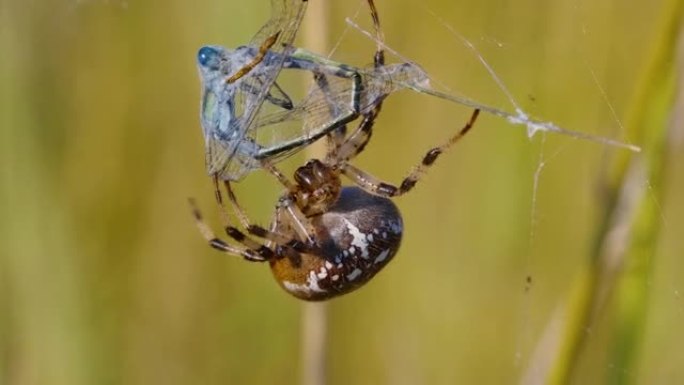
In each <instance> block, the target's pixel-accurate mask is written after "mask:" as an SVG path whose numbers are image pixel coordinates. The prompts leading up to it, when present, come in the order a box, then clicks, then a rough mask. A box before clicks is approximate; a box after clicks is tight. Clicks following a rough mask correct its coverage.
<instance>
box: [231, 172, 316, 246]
mask: <svg viewBox="0 0 684 385" xmlns="http://www.w3.org/2000/svg"><path fill="white" fill-rule="evenodd" d="M223 184H224V186H225V188H226V192H227V194H228V200H229V201H230V203H231V205H232V207H233V210H234V211H235V215H236V216H237V217H238V220H239V221H240V224H241V225H242V227H244V228H245V230H247V232H248V233H249V234H251V235H254V236H256V237H259V238H263V239H265V240H267V241H270V242H272V243H275V244H278V245H283V246H285V245H286V247H287V248H291V249H293V250H292V252H293V253H296V252H305V251H307V247H306V245H305V244H304V243H302V242H300V241H299V240H297V239H292V238H291V237H288V236H285V235H283V234H281V233H278V232H277V231H273V230H268V229H266V228H264V227H262V226H259V225H255V224H252V223H251V221H250V220H249V217H248V216H247V213H246V212H245V211H244V209H243V208H242V206H240V204H239V203H238V201H237V198H236V197H235V193H234V192H233V189H232V187H231V186H230V182H229V181H227V180H226V181H223ZM226 232H227V233H228V235H229V236H230V237H231V238H233V239H235V240H236V241H238V242H241V243H243V244H245V246H248V247H250V248H257V247H265V246H263V245H261V244H259V243H258V242H255V241H253V240H251V239H249V238H247V237H246V236H245V235H244V234H243V233H242V232H241V231H240V230H239V229H237V228H235V227H234V226H226Z"/></svg>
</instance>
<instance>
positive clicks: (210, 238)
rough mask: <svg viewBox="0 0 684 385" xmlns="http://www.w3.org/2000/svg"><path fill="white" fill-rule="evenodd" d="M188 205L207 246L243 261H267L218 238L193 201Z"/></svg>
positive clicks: (256, 252) (261, 256)
mask: <svg viewBox="0 0 684 385" xmlns="http://www.w3.org/2000/svg"><path fill="white" fill-rule="evenodd" d="M189 203H190V208H191V210H192V215H193V217H194V218H195V225H197V228H198V229H199V231H200V233H201V234H202V236H203V237H204V239H206V240H207V242H208V243H209V246H211V247H213V248H214V249H216V250H219V251H222V252H224V253H228V254H233V255H237V256H240V257H243V258H244V259H246V260H248V261H252V262H263V261H266V260H268V258H266V257H265V256H264V255H261V254H260V253H259V252H258V251H256V250H252V249H243V248H240V247H235V246H232V245H230V244H228V243H226V242H225V241H223V240H221V239H220V238H218V237H217V236H216V234H214V231H213V230H212V229H211V227H210V226H209V225H208V224H207V223H206V222H205V221H204V218H203V217H202V212H201V211H200V210H199V208H198V207H197V204H196V203H195V201H194V200H193V199H190V200H189Z"/></svg>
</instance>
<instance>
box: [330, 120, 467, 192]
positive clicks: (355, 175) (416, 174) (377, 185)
mask: <svg viewBox="0 0 684 385" xmlns="http://www.w3.org/2000/svg"><path fill="white" fill-rule="evenodd" d="M479 113H480V110H479V109H475V110H474V111H473V113H472V115H471V116H470V120H468V122H467V123H466V125H465V126H463V128H461V130H460V131H459V132H458V133H456V135H454V136H452V137H451V138H449V140H448V141H447V142H446V143H444V144H442V145H441V146H437V147H434V148H432V149H431V150H430V151H428V152H427V153H426V154H425V155H424V156H423V160H422V161H421V163H420V164H419V165H418V166H416V167H415V168H414V169H413V171H411V173H409V175H408V176H407V177H406V178H404V180H403V181H402V182H401V184H400V185H399V186H395V185H392V184H388V183H385V182H383V181H382V180H379V179H377V178H376V177H374V176H372V175H370V174H368V173H367V172H365V171H363V170H361V169H359V168H357V167H355V166H352V165H351V164H348V163H343V164H342V165H341V171H342V173H343V174H344V175H346V176H347V177H349V178H350V179H351V180H352V181H353V182H354V183H356V184H357V185H358V186H359V187H361V188H363V189H364V190H366V191H368V192H370V193H372V194H376V195H379V196H383V197H388V198H389V197H395V196H399V195H403V194H405V193H407V192H409V191H411V189H412V188H413V187H414V186H415V185H416V183H417V182H418V181H419V180H420V178H421V177H422V176H423V175H424V174H425V172H426V171H427V170H428V169H429V168H430V166H432V165H433V164H434V162H435V161H436V160H437V158H438V157H439V156H440V155H441V154H442V153H443V152H444V151H446V150H448V149H449V148H450V147H451V146H453V145H454V144H455V143H456V142H458V141H459V140H460V139H461V138H463V136H465V134H467V133H468V131H470V129H471V128H472V127H473V125H474V124H475V121H476V120H477V116H478V115H479Z"/></svg>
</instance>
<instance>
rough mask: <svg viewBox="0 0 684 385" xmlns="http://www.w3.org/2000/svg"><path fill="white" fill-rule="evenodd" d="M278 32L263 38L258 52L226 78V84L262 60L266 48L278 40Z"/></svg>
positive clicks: (234, 80)
mask: <svg viewBox="0 0 684 385" xmlns="http://www.w3.org/2000/svg"><path fill="white" fill-rule="evenodd" d="M280 32H281V31H278V32H276V33H274V34H273V35H271V36H269V37H268V38H267V39H266V40H264V43H263V44H262V45H261V47H259V52H258V53H257V54H256V55H255V56H254V59H252V61H251V62H249V63H247V64H245V65H244V67H242V68H240V69H239V70H237V72H235V73H234V74H233V75H232V76H230V77H229V78H227V79H226V84H231V83H235V82H236V81H237V80H238V79H240V78H241V77H243V76H245V75H247V74H248V73H249V72H250V71H251V70H252V69H254V67H256V66H257V65H259V63H261V62H262V61H263V60H264V57H265V56H266V53H268V50H269V49H271V47H273V44H275V43H276V41H278V36H280Z"/></svg>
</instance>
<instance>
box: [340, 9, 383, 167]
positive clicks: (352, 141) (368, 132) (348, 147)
mask: <svg viewBox="0 0 684 385" xmlns="http://www.w3.org/2000/svg"><path fill="white" fill-rule="evenodd" d="M367 3H368V7H369V8H370V13H371V18H372V19H373V28H374V29H375V35H376V41H377V47H376V50H375V55H374V56H373V65H374V66H375V68H380V67H382V66H383V65H385V50H384V48H383V46H382V42H384V41H385V36H384V34H383V33H382V29H381V28H380V17H379V16H378V11H377V9H376V8H375V3H374V2H373V0H367ZM385 97H386V95H385V96H383V97H381V98H379V100H378V101H376V102H375V105H374V106H373V108H372V109H371V110H370V111H369V112H367V113H365V114H364V115H363V119H362V120H361V122H360V123H359V126H358V127H357V128H356V130H354V132H353V133H352V134H351V135H350V136H349V137H348V138H347V139H346V140H344V141H342V140H341V139H337V140H335V141H334V142H333V145H334V150H332V151H330V153H329V154H328V156H327V160H328V161H330V162H334V161H348V160H350V159H352V158H354V157H356V156H357V155H358V154H360V153H361V152H362V151H363V150H364V149H365V147H366V145H367V144H368V142H369V141H370V138H371V136H372V134H373V125H374V123H375V119H376V118H377V116H378V114H380V110H381V109H382V103H383V101H384V100H385ZM343 137H344V133H343Z"/></svg>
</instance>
